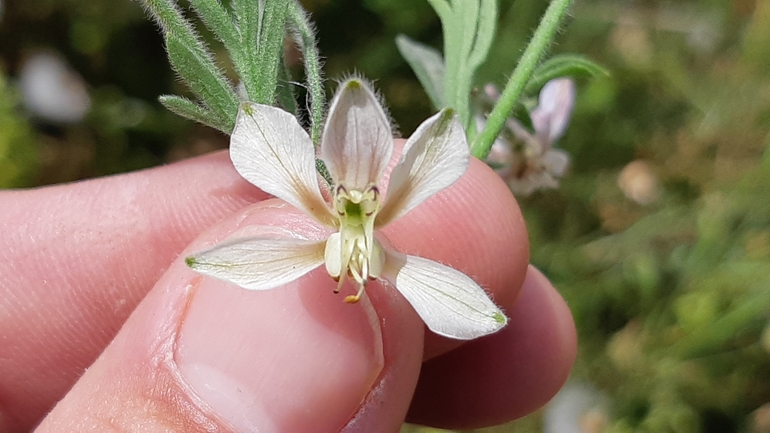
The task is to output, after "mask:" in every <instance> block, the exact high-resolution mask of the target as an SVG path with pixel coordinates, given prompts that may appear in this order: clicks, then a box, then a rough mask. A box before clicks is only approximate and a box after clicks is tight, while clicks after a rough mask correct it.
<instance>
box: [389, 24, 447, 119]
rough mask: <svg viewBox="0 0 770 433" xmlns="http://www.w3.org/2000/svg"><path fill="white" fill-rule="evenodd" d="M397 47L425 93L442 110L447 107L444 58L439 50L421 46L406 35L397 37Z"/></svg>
mask: <svg viewBox="0 0 770 433" xmlns="http://www.w3.org/2000/svg"><path fill="white" fill-rule="evenodd" d="M396 46H397V47H398V51H399V52H400V53H401V56H403V57H404V60H406V61H407V63H409V66H411V67H412V71H414V74H415V75H416V76H417V79H418V80H420V84H422V87H423V89H425V93H427V94H428V98H430V101H431V102H432V103H433V106H434V107H435V108H436V109H437V110H440V109H442V108H444V107H446V98H444V58H443V57H442V56H441V52H439V51H438V50H437V49H435V48H432V47H429V46H427V45H424V44H421V43H419V42H417V41H414V40H412V39H410V38H409V37H407V36H405V35H398V36H396Z"/></svg>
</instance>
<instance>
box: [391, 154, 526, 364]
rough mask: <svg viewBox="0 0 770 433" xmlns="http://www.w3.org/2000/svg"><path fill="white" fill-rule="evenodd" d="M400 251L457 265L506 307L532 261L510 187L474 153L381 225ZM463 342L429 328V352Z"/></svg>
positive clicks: (512, 298)
mask: <svg viewBox="0 0 770 433" xmlns="http://www.w3.org/2000/svg"><path fill="white" fill-rule="evenodd" d="M383 232H384V233H385V234H386V236H387V237H388V239H389V240H390V241H391V242H392V243H393V246H394V247H395V248H396V249H397V250H398V251H401V252H404V253H407V254H413V255H416V256H420V257H425V258H428V259H432V260H436V261H438V262H440V263H443V264H445V265H448V266H451V267H453V268H455V269H458V270H460V271H462V272H464V273H466V274H467V275H469V276H470V277H471V278H473V279H474V280H475V281H476V282H477V283H478V284H479V285H480V286H481V287H483V288H484V289H486V290H487V292H489V293H490V294H491V295H492V297H493V298H494V300H495V302H497V303H498V304H499V305H501V306H503V307H504V308H505V307H508V306H510V305H512V304H513V301H514V299H516V296H517V294H518V292H519V289H520V288H521V285H522V282H523V281H524V276H525V275H526V273H527V263H528V262H529V241H528V239H527V230H526V227H525V225H524V219H523V218H522V216H521V211H520V210H519V207H518V205H517V204H516V201H515V200H514V198H513V196H512V195H511V192H510V190H509V189H508V187H507V186H506V185H505V183H504V182H502V181H501V180H500V177H499V176H498V175H497V174H495V172H494V171H492V170H491V169H490V168H489V167H488V166H487V165H486V164H484V163H482V162H481V161H479V160H477V159H475V158H473V159H471V164H470V166H469V167H468V171H467V172H466V174H465V175H464V176H463V177H461V178H460V179H459V180H458V181H457V182H455V183H454V184H453V185H452V186H451V187H450V188H448V189H445V190H443V191H441V192H439V193H438V194H436V195H435V196H433V197H431V198H429V199H428V200H427V201H426V202H425V203H423V204H422V205H420V206H418V207H416V208H415V209H414V210H412V211H411V212H409V213H408V214H406V215H405V216H404V217H402V218H400V219H398V220H396V221H395V222H393V223H392V224H390V225H388V226H387V227H385V228H384V229H383ZM459 344H460V343H459V342H457V341H453V340H449V339H447V338H444V337H439V336H437V335H435V334H433V333H430V332H428V333H427V334H426V345H425V357H426V359H428V358H432V357H434V356H436V355H438V354H441V353H444V352H446V351H448V350H450V349H452V348H454V347H457V346H458V345H459Z"/></svg>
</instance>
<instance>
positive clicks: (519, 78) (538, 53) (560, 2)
mask: <svg viewBox="0 0 770 433" xmlns="http://www.w3.org/2000/svg"><path fill="white" fill-rule="evenodd" d="M571 4H572V0H553V1H552V2H551V4H550V5H549V6H548V9H546V11H545V14H544V15H543V19H542V20H541V21H540V25H539V26H538V27H537V30H535V34H534V35H533V36H532V40H531V41H530V42H529V45H528V46H527V49H526V50H524V54H523V55H522V56H521V60H520V61H519V64H518V65H516V68H515V69H514V70H513V74H512V75H511V78H510V79H509V80H508V83H507V84H506V85H505V90H503V94H502V95H501V96H500V99H499V101H498V102H497V104H496V105H495V107H494V108H493V109H492V112H491V113H489V117H488V118H487V122H486V125H485V126H484V130H483V131H481V133H479V134H478V135H477V136H476V138H475V139H474V140H473V143H472V144H471V154H472V155H473V156H475V157H477V158H479V159H484V158H486V157H487V155H488V154H489V151H490V149H491V148H492V143H494V141H495V139H497V136H498V135H499V134H500V131H502V130H503V126H504V125H505V121H506V119H507V118H508V116H509V115H510V113H511V111H512V110H513V108H514V106H515V105H516V101H517V100H518V99H519V97H520V96H521V93H522V91H523V90H524V88H525V86H526V85H527V81H529V78H530V77H531V76H532V72H534V70H535V68H536V67H537V64H538V63H539V62H540V59H541V58H542V57H543V54H544V53H545V52H546V50H548V47H549V46H550V44H551V41H552V40H553V38H554V36H555V35H556V32H557V31H558V30H559V24H561V21H562V20H563V19H564V16H565V15H566V14H567V11H568V10H569V7H570V5H571Z"/></svg>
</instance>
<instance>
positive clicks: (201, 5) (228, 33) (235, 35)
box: [190, 0, 240, 60]
mask: <svg viewBox="0 0 770 433" xmlns="http://www.w3.org/2000/svg"><path fill="white" fill-rule="evenodd" d="M190 4H192V6H193V8H194V9H195V12H197V13H198V16H200V17H201V19H202V20H203V22H204V23H206V26H207V27H208V28H210V29H211V30H212V31H213V32H214V35H215V36H216V37H217V39H219V40H220V41H222V43H223V44H224V45H225V48H226V49H227V51H228V52H230V54H231V55H233V56H236V55H239V54H240V53H239V52H238V51H239V50H238V47H239V42H240V33H239V32H238V28H237V27H236V26H235V22H234V21H233V17H232V16H230V14H229V13H228V12H227V11H226V10H225V8H224V6H222V3H220V2H219V0H190ZM233 60H235V59H233Z"/></svg>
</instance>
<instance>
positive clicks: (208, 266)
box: [185, 238, 324, 290]
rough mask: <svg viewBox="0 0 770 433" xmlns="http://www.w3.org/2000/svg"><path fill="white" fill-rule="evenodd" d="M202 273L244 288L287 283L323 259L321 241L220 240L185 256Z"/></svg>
mask: <svg viewBox="0 0 770 433" xmlns="http://www.w3.org/2000/svg"><path fill="white" fill-rule="evenodd" d="M185 261H186V262H187V265H188V266H190V267H191V268H193V269H194V270H196V271H198V272H200V273H201V274H204V275H208V276H211V277H214V278H218V279H220V280H224V281H228V282H231V283H235V284H237V285H239V286H241V287H243V288H244V289H249V290H268V289H273V288H275V287H278V286H282V285H284V284H287V283H290V282H292V281H294V280H296V279H297V278H299V277H301V276H303V275H305V274H306V273H308V272H310V271H312V270H313V269H315V268H317V267H319V266H320V265H321V264H322V263H323V261H324V241H320V242H319V241H309V240H304V239H294V238H280V239H276V238H246V239H235V240H233V241H229V242H225V243H222V244H219V245H217V246H215V247H213V248H211V249H209V250H206V251H203V252H200V253H197V254H195V255H192V256H190V257H187V258H186V259H185Z"/></svg>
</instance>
